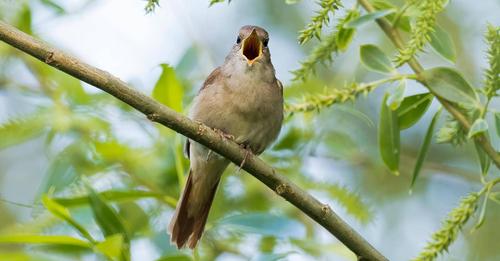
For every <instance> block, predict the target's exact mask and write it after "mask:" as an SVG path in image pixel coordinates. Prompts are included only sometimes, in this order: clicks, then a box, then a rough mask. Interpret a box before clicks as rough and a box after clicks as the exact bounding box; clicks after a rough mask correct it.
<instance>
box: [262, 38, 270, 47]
mask: <svg viewBox="0 0 500 261" xmlns="http://www.w3.org/2000/svg"><path fill="white" fill-rule="evenodd" d="M268 43H269V39H267V38H266V39H264V41H263V42H262V44H264V47H267V44H268Z"/></svg>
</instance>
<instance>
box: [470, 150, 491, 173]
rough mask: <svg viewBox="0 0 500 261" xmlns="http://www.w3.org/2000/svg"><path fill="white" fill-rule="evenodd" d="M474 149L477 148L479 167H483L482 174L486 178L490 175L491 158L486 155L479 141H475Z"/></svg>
mask: <svg viewBox="0 0 500 261" xmlns="http://www.w3.org/2000/svg"><path fill="white" fill-rule="evenodd" d="M474 147H475V148H476V154H477V159H478V160H479V166H480V167H481V174H482V175H483V177H485V176H486V175H487V174H488V170H490V166H491V158H490V157H489V156H488V155H486V153H485V152H484V150H483V149H482V148H481V145H479V143H478V142H477V141H474Z"/></svg>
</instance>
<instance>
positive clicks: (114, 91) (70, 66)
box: [0, 21, 387, 261]
mask: <svg viewBox="0 0 500 261" xmlns="http://www.w3.org/2000/svg"><path fill="white" fill-rule="evenodd" d="M0 40H2V41H4V42H6V43H7V44H10V45H12V46H13V47H15V48H17V49H19V50H21V51H23V52H25V53H28V54H30V55H31V56H33V57H35V58H37V59H39V60H41V61H42V62H45V63H46V64H48V65H50V66H53V67H55V68H57V69H59V70H61V71H64V72H66V73H68V74H69V75H72V76H74V77H75V78H77V79H80V80H82V81H84V82H86V83H89V84H91V85H94V86H95V87H97V88H99V89H101V90H103V91H105V92H107V93H109V94H111V95H113V96H114V97H116V98H118V99H119V100H121V101H123V102H125V103H127V104H128V105H130V106H132V107H133V108H135V109H137V110H138V111H140V112H142V113H144V114H145V115H146V116H147V117H148V119H150V120H151V121H154V122H158V123H160V124H162V125H164V126H166V127H168V128H170V129H172V130H174V131H176V132H178V133H180V134H182V135H184V136H186V137H188V138H190V139H192V140H194V141H197V142H199V143H201V144H203V145H205V146H206V147H208V148H210V149H211V150H213V151H215V152H217V153H218V154H220V155H222V156H224V157H226V158H227V159H229V160H231V161H232V162H233V163H235V164H236V165H240V164H241V162H242V161H243V159H244V158H245V154H246V152H245V150H244V149H242V148H240V146H239V145H238V144H236V143H234V142H232V141H229V140H227V139H224V138H223V137H221V135H219V134H218V133H217V132H216V131H214V130H213V129H211V128H209V127H207V126H205V125H203V124H202V123H199V122H194V121H192V120H190V119H188V118H187V117H185V116H183V115H181V114H179V113H176V112H175V111H173V110H172V109H170V108H168V107H166V106H164V105H162V104H160V103H159V102H157V101H155V100H153V99H152V98H150V97H148V96H146V95H144V94H142V93H140V92H138V91H136V90H134V89H132V88H131V87H129V86H128V85H127V84H126V83H125V82H123V81H121V80H120V79H118V78H116V77H114V76H113V75H111V74H109V73H108V72H105V71H102V70H100V69H97V68H95V67H92V66H90V65H88V64H85V63H83V62H81V61H79V60H78V59H76V58H75V57H72V56H70V55H68V54H65V53H64V52H61V51H59V50H57V49H55V48H53V47H51V46H49V45H47V44H46V43H43V42H42V41H39V40H37V39H35V38H33V37H32V36H30V35H28V34H25V33H23V32H21V31H19V30H17V29H16V28H14V27H12V26H11V25H9V24H7V23H5V22H3V21H0ZM243 169H244V170H246V171H247V172H248V173H250V174H251V175H253V176H254V177H255V178H257V179H258V180H260V181H261V182H262V183H264V184H265V185H266V186H268V187H269V188H270V189H272V190H273V191H275V192H276V193H277V194H278V195H280V196H281V197H283V198H284V199H286V200H287V201H289V202H290V203H292V204H293V205H295V206H296V207H297V208H299V209H300V210H302V211H303V212H304V213H305V214H307V215H308V216H309V217H311V218H312V219H314V220H315V221H316V222H317V223H319V224H320V225H321V226H323V227H324V228H325V229H327V230H328V231H329V232H330V233H331V234H332V235H334V236H335V237H337V238H338V239H339V240H340V241H341V242H342V243H344V245H346V246H347V247H348V248H349V249H351V250H352V251H353V252H354V253H355V254H356V255H357V256H358V257H360V259H361V258H362V259H364V260H366V259H367V260H377V261H378V260H387V258H385V257H384V256H383V255H382V254H380V253H379V252H378V251H377V250H376V249H375V248H373V247H372V246H371V245H370V244H369V243H368V242H367V241H366V240H365V239H364V238H363V237H362V236H361V235H360V234H358V233H357V232H356V231H354V229H353V228H351V227H350V226H349V225H348V224H347V223H346V222H345V221H343V220H342V219H341V218H340V217H339V216H338V215H337V214H336V213H335V212H333V211H332V209H331V208H330V207H329V206H328V205H325V204H323V203H321V202H320V201H318V200H317V199H316V198H314V197H313V196H311V195H310V194H308V193H307V192H306V191H304V190H302V189H301V188H300V187H298V186H297V185H295V184H294V183H292V182H291V181H290V180H288V179H287V178H285V177H284V176H282V175H278V174H276V173H275V170H274V169H273V168H271V167H270V166H268V165H267V164H266V163H264V162H263V161H262V160H261V159H259V158H258V157H256V156H253V155H249V156H248V157H247V159H246V160H245V164H244V166H243Z"/></svg>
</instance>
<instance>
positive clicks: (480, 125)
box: [467, 118, 488, 139]
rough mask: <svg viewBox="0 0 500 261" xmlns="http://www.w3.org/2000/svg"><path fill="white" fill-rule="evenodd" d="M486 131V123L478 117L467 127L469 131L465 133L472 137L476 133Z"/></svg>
mask: <svg viewBox="0 0 500 261" xmlns="http://www.w3.org/2000/svg"><path fill="white" fill-rule="evenodd" d="M486 131H488V123H487V122H486V121H485V120H484V119H481V118H478V119H476V120H475V121H474V123H473V124H472V126H471V127H470V129H469V133H468V134H467V138H469V139H470V138H472V137H474V136H476V135H478V134H481V133H483V132H486Z"/></svg>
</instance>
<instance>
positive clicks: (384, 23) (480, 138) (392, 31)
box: [358, 0, 500, 169]
mask: <svg viewBox="0 0 500 261" xmlns="http://www.w3.org/2000/svg"><path fill="white" fill-rule="evenodd" d="M358 2H359V3H360V4H361V6H363V8H364V9H365V10H366V11H368V13H372V12H375V11H376V10H375V7H373V5H372V4H371V3H370V2H369V1H368V0H358ZM375 21H376V22H377V24H378V25H379V26H380V28H381V29H382V30H383V31H384V33H385V34H386V35H387V37H389V39H390V40H391V41H392V43H393V44H394V46H396V47H397V48H398V49H402V48H404V44H403V40H402V38H401V35H400V34H399V31H398V30H397V29H396V28H394V27H393V26H392V25H391V23H390V22H389V21H388V20H387V19H386V18H383V17H382V18H378V19H376V20H375ZM407 63H408V65H409V66H410V67H411V69H412V70H413V71H414V72H415V73H416V74H417V76H418V75H419V74H421V73H422V72H423V71H424V68H423V67H422V65H420V63H419V62H418V61H417V60H416V59H415V58H412V59H410V60H409V61H408V62H407ZM417 80H418V81H419V82H420V83H422V84H423V85H424V86H426V87H427V83H426V82H425V81H424V80H423V79H421V77H418V78H417ZM431 92H432V91H431ZM436 98H437V99H438V100H439V102H440V103H441V104H442V105H443V107H444V108H445V109H446V110H447V111H448V112H449V113H450V114H451V115H452V116H453V117H454V118H455V119H456V120H457V121H458V122H459V123H460V124H461V125H462V127H463V128H464V130H465V131H467V132H468V131H469V129H470V127H471V123H470V122H469V120H468V119H467V117H466V116H465V115H464V114H463V113H462V112H460V110H458V109H457V108H456V107H455V105H453V104H452V103H450V102H448V101H447V100H445V99H443V98H440V97H439V96H437V95H436ZM474 139H475V140H476V141H477V142H478V143H479V145H481V148H482V149H483V150H484V152H486V154H488V156H489V157H490V158H491V159H492V160H493V163H495V165H496V166H497V168H499V169H500V154H499V153H498V152H497V151H496V150H495V148H493V146H492V145H491V143H490V141H489V140H488V138H486V136H485V135H484V134H480V135H476V136H475V138H474Z"/></svg>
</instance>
